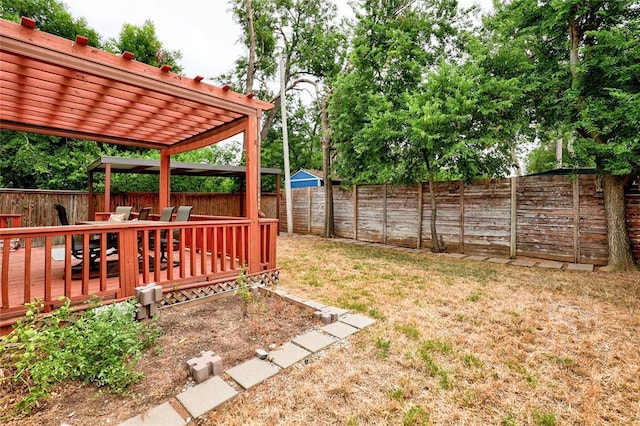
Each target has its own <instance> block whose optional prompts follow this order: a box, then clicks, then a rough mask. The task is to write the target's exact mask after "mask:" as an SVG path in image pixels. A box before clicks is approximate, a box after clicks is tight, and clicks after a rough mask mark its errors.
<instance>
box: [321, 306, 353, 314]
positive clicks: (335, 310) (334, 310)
mask: <svg viewBox="0 0 640 426" xmlns="http://www.w3.org/2000/svg"><path fill="white" fill-rule="evenodd" d="M322 309H323V310H325V311H327V312H332V313H335V314H338V316H340V315H344V314H347V313H349V310H348V309H342V308H336V307H335V306H325V307H324V308H322Z"/></svg>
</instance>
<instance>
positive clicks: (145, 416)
mask: <svg viewBox="0 0 640 426" xmlns="http://www.w3.org/2000/svg"><path fill="white" fill-rule="evenodd" d="M186 424H187V423H186V422H185V421H184V420H183V419H182V417H180V414H178V412H177V411H176V410H174V409H173V407H172V406H171V405H170V404H169V403H168V402H165V403H164V404H161V405H158V406H157V407H154V408H152V409H150V410H148V411H145V412H144V413H142V414H139V415H137V416H135V417H132V418H130V419H129V420H127V421H125V422H123V423H120V426H156V425H163V426H182V425H186Z"/></svg>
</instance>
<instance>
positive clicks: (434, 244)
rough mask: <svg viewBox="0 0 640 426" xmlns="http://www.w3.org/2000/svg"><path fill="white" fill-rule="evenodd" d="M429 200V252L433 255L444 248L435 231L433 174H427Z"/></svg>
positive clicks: (436, 212)
mask: <svg viewBox="0 0 640 426" xmlns="http://www.w3.org/2000/svg"><path fill="white" fill-rule="evenodd" d="M429 198H430V201H431V251H432V252H434V253H442V252H444V251H445V249H446V248H445V245H444V241H441V240H440V238H438V231H437V229H436V219H437V217H438V204H437V203H436V189H435V179H434V178H433V174H429Z"/></svg>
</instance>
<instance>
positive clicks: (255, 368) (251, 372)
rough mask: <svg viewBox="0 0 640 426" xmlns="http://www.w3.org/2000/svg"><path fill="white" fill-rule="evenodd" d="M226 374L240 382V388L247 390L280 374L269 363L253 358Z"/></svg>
mask: <svg viewBox="0 0 640 426" xmlns="http://www.w3.org/2000/svg"><path fill="white" fill-rule="evenodd" d="M226 373H227V374H228V375H229V376H231V378H232V379H233V380H235V381H236V382H238V384H239V385H240V386H242V387H243V388H245V389H249V388H250V387H252V386H255V385H257V384H258V383H262V382H263V381H265V380H267V379H268V378H269V377H271V376H274V375H276V374H277V373H278V369H277V368H276V367H274V366H273V365H271V364H270V363H268V362H267V361H263V360H261V359H258V358H253V359H250V360H249V361H247V362H243V363H242V364H240V365H236V366H235V367H233V368H230V369H228V370H227V371H226Z"/></svg>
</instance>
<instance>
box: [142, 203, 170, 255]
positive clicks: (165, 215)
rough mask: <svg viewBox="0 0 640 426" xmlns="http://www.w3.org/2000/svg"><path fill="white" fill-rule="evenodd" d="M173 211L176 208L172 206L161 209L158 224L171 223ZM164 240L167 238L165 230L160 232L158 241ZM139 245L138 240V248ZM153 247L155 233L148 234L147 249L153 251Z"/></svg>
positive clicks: (154, 244)
mask: <svg viewBox="0 0 640 426" xmlns="http://www.w3.org/2000/svg"><path fill="white" fill-rule="evenodd" d="M175 209H176V208H175V207H173V206H170V207H165V208H163V209H162V211H161V212H160V219H158V222H171V219H172V218H173V211H174V210H175ZM166 238H167V230H166V229H163V230H162V231H160V241H161V242H162V240H163V239H165V240H166ZM139 243H140V240H138V246H140V244H139ZM161 244H162V243H161ZM155 246H156V234H155V232H152V233H149V249H150V250H153V249H154V248H155ZM161 247H162V246H161Z"/></svg>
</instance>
